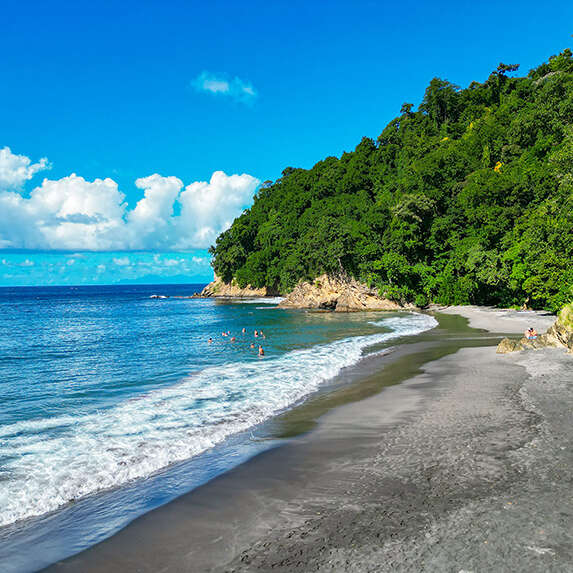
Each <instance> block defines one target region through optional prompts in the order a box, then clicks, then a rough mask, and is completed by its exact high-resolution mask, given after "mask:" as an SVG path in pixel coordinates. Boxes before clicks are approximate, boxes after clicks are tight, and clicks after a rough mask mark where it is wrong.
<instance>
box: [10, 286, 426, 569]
mask: <svg viewBox="0 0 573 573" xmlns="http://www.w3.org/2000/svg"><path fill="white" fill-rule="evenodd" d="M200 286H201V285H197V286H189V285H188V286H171V287H166V286H161V287H105V288H101V287H81V288H75V289H74V288H69V287H66V288H50V289H0V389H1V395H0V472H1V473H0V476H1V478H0V523H1V524H3V525H5V526H8V527H4V529H3V530H1V531H0V561H1V560H2V555H3V554H4V556H5V557H7V556H8V554H11V555H12V556H13V555H14V548H15V547H16V546H18V543H20V542H21V544H22V545H21V549H22V550H25V548H26V546H27V545H28V544H29V543H30V542H31V539H32V538H35V539H36V541H35V542H37V541H38V539H40V538H41V539H44V538H45V537H46V536H47V537H48V538H49V537H50V533H49V530H50V529H49V528H47V527H42V526H41V525H42V523H44V524H45V523H46V522H50V521H51V522H53V521H54V520H56V522H57V523H58V524H59V525H57V527H60V528H61V526H62V523H63V522H66V523H67V526H66V527H69V528H70V529H71V528H72V525H73V523H74V521H76V522H79V521H81V522H82V523H84V525H85V521H86V518H87V520H88V522H89V520H90V518H88V516H89V515H93V514H94V510H95V509H97V511H95V514H96V515H97V516H98V520H97V524H94V525H93V527H92V528H91V529H90V526H89V525H88V526H87V527H85V526H84V527H83V528H82V533H81V534H80V535H79V536H78V539H77V540H76V541H75V542H74V543H75V544H74V543H73V544H72V545H73V548H74V550H78V549H81V548H82V547H86V546H88V545H89V544H91V543H93V542H96V541H97V540H99V539H101V537H102V535H105V534H106V527H107V528H108V533H109V531H110V530H113V529H116V528H117V527H118V526H121V524H124V523H125V519H126V516H131V517H130V518H133V513H134V512H135V513H141V512H143V511H145V510H146V509H149V508H151V507H156V506H157V505H158V504H160V503H164V502H165V501H166V500H168V499H171V498H172V497H174V496H175V495H178V494H180V493H182V492H183V491H187V490H188V489H189V488H190V487H193V486H194V485H198V484H199V483H203V482H204V481H205V480H207V479H210V478H211V477H213V476H214V475H217V474H218V473H220V472H221V471H224V470H225V469H228V468H229V467H232V466H233V465H236V464H237V463H239V462H240V461H242V460H243V459H246V458H247V457H249V456H250V455H252V454H253V452H254V451H256V450H257V449H258V450H260V449H261V448H262V447H267V446H268V445H269V444H266V445H264V444H263V445H261V444H260V443H258V442H253V441H252V440H250V439H249V432H251V431H252V430H253V429H256V428H257V427H258V426H260V424H261V423H263V422H265V421H267V420H269V419H271V418H272V417H273V416H276V415H277V414H280V413H282V412H284V411H286V410H287V409H289V407H291V406H292V405H294V404H297V403H300V402H301V400H303V399H304V398H305V397H306V396H308V395H310V394H312V393H313V392H314V391H316V390H317V389H319V388H323V387H324V386H325V385H328V384H329V381H332V380H333V379H334V378H335V377H336V375H337V374H338V373H339V372H340V371H341V370H342V369H343V368H346V367H349V366H352V365H353V364H356V363H357V362H358V361H360V360H361V359H362V358H363V357H364V356H365V355H366V354H368V353H369V352H373V351H377V350H379V349H380V347H381V346H384V345H387V344H388V343H390V342H391V341H392V340H396V339H397V338H399V337H403V336H407V335H415V334H417V333H419V332H422V331H424V330H427V329H429V328H432V327H433V326H434V325H435V324H436V322H435V320H434V319H433V318H432V317H429V316H426V315H420V314H412V313H402V314H384V315H383V316H384V318H381V315H380V314H350V315H337V314H333V313H313V312H301V311H293V310H278V309H276V303H277V302H278V300H265V299H258V300H251V301H248V302H247V303H245V302H238V301H230V302H222V301H215V300H197V299H195V300H189V299H182V298H168V299H155V298H150V296H151V295H152V294H164V295H169V296H170V297H173V296H181V295H186V294H191V293H192V292H194V291H195V290H199V288H200ZM243 327H244V328H245V330H246V332H245V333H244V334H243V333H242V328H243ZM255 329H257V330H260V329H262V330H263V332H264V334H265V338H261V337H257V338H255V337H254V334H253V333H254V330H255ZM227 330H230V331H231V335H232V336H236V341H234V342H232V341H231V338H230V337H223V336H221V332H223V331H227ZM210 336H211V337H213V343H212V344H209V343H208V338H209V337H210ZM251 343H256V344H257V345H258V344H259V343H262V344H263V345H264V349H265V357H264V358H263V359H261V358H259V357H258V356H257V353H256V348H255V349H252V348H251V347H250V345H251ZM174 464H175V465H174ZM177 464H179V466H178V465H177ZM181 464H183V466H185V469H182V470H181V472H179V473H178V470H177V468H178V467H183V466H181ZM166 469H168V470H169V471H168V474H165V473H162V472H165V470H166ZM166 476H167V477H166ZM166 482H167V485H168V487H166ZM159 483H160V484H161V486H160V487H159V485H158V484H159ZM102 491H103V492H105V495H104V494H101V492H102ZM98 492H100V493H99V494H98ZM78 500H79V501H78ZM72 502H73V504H72V505H70V504H71V503H72ZM64 514H65V515H64ZM82 516H83V517H82ZM30 518H31V519H30ZM54 523H55V522H54ZM54 523H53V524H54ZM31 531H35V534H34V535H28V537H26V535H24V536H22V532H24V533H26V532H31ZM15 535H16V537H17V538H18V539H16V537H15ZM26 539H27V540H26ZM18 540H20V541H18ZM49 541H50V539H49ZM54 541H55V540H53V539H52V540H51V542H52V543H51V545H50V543H48V545H50V547H52V549H53V545H54ZM67 545H68V546H69V545H70V544H69V543H68V544H67ZM8 546H10V550H9V551H8V553H7V552H6V548H7V547H8ZM67 551H68V552H69V547H68V549H67ZM53 554H54V556H56V554H57V551H55V552H54V553H53ZM60 556H61V555H60ZM11 562H12V563H14V560H13V559H11ZM24 568H25V567H24ZM15 570H18V568H16V569H15Z"/></svg>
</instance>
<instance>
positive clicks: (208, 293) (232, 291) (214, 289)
mask: <svg viewBox="0 0 573 573" xmlns="http://www.w3.org/2000/svg"><path fill="white" fill-rule="evenodd" d="M277 295H278V293H277V292H276V291H273V290H271V289H269V288H266V287H265V288H251V286H250V285H247V287H246V288H240V287H239V285H237V283H236V281H235V280H233V281H231V282H230V283H225V282H223V280H222V279H220V278H219V277H218V276H217V275H215V279H214V280H213V281H212V282H210V283H209V284H208V285H207V286H206V287H205V288H204V289H203V290H202V291H201V296H203V297H249V296H277Z"/></svg>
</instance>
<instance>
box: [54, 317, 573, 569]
mask: <svg viewBox="0 0 573 573" xmlns="http://www.w3.org/2000/svg"><path fill="white" fill-rule="evenodd" d="M479 310H480V312H490V313H491V312H492V311H484V310H483V309H479ZM465 312H469V313H470V314H472V309H466V310H465ZM512 312H517V311H512ZM473 314H474V317H470V320H471V318H475V314H476V313H475V311H473ZM538 314H540V313H538ZM532 318H534V317H533V316H531V315H530V314H529V313H528V314H527V316H526V317H525V318H524V317H522V316H520V315H519V314H518V315H517V316H514V317H512V322H511V324H510V323H509V322H508V321H507V317H505V319H506V320H504V318H502V317H495V316H493V317H492V318H491V319H489V320H490V327H491V326H494V327H495V329H500V330H502V331H503V334H507V333H509V332H514V333H515V332H520V331H521V326H523V324H525V326H529V323H530V322H531V319H532ZM539 318H540V320H546V319H547V317H539ZM524 320H525V322H523V321H524ZM510 326H511V329H513V330H511V329H510ZM518 326H519V327H520V329H519V330H517V327H518ZM525 326H524V328H525ZM430 332H432V331H430ZM422 336H423V335H422ZM499 336H501V334H500V335H499ZM494 338H496V337H494ZM416 344H421V345H422V346H423V345H424V344H425V343H424V342H420V343H414V345H410V349H409V350H415V349H414V348H412V347H413V346H416ZM426 344H427V342H426ZM417 350H419V351H422V348H418V349H417ZM425 350H426V351H427V350H428V349H427V348H426V349H425ZM533 356H535V357H538V356H544V360H543V361H542V362H543V363H544V364H545V366H546V369H547V368H549V370H551V369H553V370H554V371H557V372H560V374H559V376H561V377H563V376H565V377H566V375H567V371H564V372H565V374H563V372H562V371H563V369H564V368H566V367H567V366H568V365H569V364H570V363H568V362H567V361H568V360H570V358H568V357H564V356H563V353H562V352H560V351H559V350H543V351H540V352H537V353H535V354H534V355H533ZM397 358H399V357H397ZM407 360H409V359H407ZM538 362H539V361H538V360H537V359H536V358H532V354H531V353H524V354H523V355H520V356H515V357H511V358H509V357H505V356H504V357H499V356H496V355H495V352H494V349H493V347H489V348H488V347H486V348H464V349H461V350H458V351H457V352H455V353H453V354H448V355H446V356H445V357H441V358H438V359H437V360H436V359H434V360H430V361H429V362H424V363H423V366H422V369H421V373H419V374H417V375H414V376H412V377H410V378H409V379H408V380H407V381H405V382H402V383H400V384H397V385H394V386H390V387H387V388H385V390H384V392H378V393H375V394H374V395H373V396H371V397H367V398H366V399H362V400H360V401H355V402H351V403H347V404H345V405H341V406H338V407H335V408H334V409H332V410H330V411H329V412H328V413H327V414H325V415H322V417H321V418H320V421H319V423H318V425H317V427H316V428H315V429H314V430H312V431H310V432H308V433H307V434H304V435H303V436H300V437H298V438H295V439H293V440H290V441H289V442H288V443H287V444H286V445H284V446H280V447H279V448H277V449H274V450H271V451H268V452H265V453H263V454H260V455H258V456H256V457H255V458H252V459H250V460H249V461H247V462H246V463H244V464H242V465H240V466H238V467H237V468H235V469H234V470H231V471H230V472H227V473H225V474H223V475H222V476H220V477H218V478H216V479H215V480H213V481H211V482H209V483H208V484H206V485H204V486H202V487H200V488H198V489H196V490H194V491H192V492H190V493H188V494H186V495H184V496H182V497H181V498H178V499H177V500H175V501H173V502H171V503H169V504H167V505H165V506H163V507H161V508H159V509H157V510H154V511H152V512H150V513H148V514H145V515H144V516H142V517H140V518H138V519H136V520H135V521H134V522H132V523H131V524H130V525H129V526H127V527H126V528H125V529H123V530H122V531H120V532H119V533H117V534H116V535H115V536H113V537H111V538H109V539H108V540H106V541H104V542H102V543H100V544H99V545H96V546H94V547H93V548H91V549H88V550H86V551H84V552H82V553H80V554H78V555H76V556H75V557H71V558H69V559H67V560H65V561H63V562H60V563H58V564H55V565H54V566H52V567H50V568H49V569H48V570H50V571H80V570H81V571H102V570H106V571H129V570H138V571H154V570H158V569H160V568H161V569H163V570H166V571H255V570H261V571H263V570H268V569H270V568H273V569H277V570H279V571H283V570H284V571H289V570H300V571H307V570H314V569H316V568H317V567H320V569H321V570H349V571H351V570H356V571H364V570H372V571H379V570H396V568H398V569H400V568H404V569H407V568H408V567H412V566H415V567H417V568H420V570H425V569H424V568H425V567H426V566H428V567H429V569H428V570H435V569H436V568H438V563H440V564H441V565H440V567H443V568H442V569H441V570H450V566H451V564H450V563H449V562H448V561H447V559H446V556H447V555H449V554H450V552H449V550H445V544H443V543H442V544H440V542H438V541H435V540H436V539H437V538H440V539H441V538H444V536H448V535H450V536H451V534H452V532H451V531H450V528H449V527H446V526H445V525H444V523H446V521H447V520H448V519H450V520H451V519H453V518H454V517H455V516H458V518H460V519H461V517H459V516H460V515H461V516H464V515H465V516H466V518H467V519H466V518H464V519H466V522H467V523H466V522H464V527H466V530H467V531H470V533H471V535H474V533H475V532H474V529H475V527H474V524H473V523H472V522H471V516H472V515H474V514H475V506H477V507H478V509H479V508H480V507H481V506H485V505H488V504H491V503H493V502H494V500H496V499H497V500H499V496H502V497H503V495H507V494H508V492H510V491H511V487H512V484H513V485H515V484H516V483H519V482H523V479H524V478H523V474H524V472H525V473H526V474H527V471H528V470H527V467H530V468H531V467H534V466H535V465H536V460H535V459H529V458H528V457H527V456H528V455H529V453H530V452H529V450H530V449H533V448H528V445H529V444H531V443H532V441H534V440H536V439H539V431H538V429H537V425H536V424H538V423H537V422H535V420H537V419H538V418H537V417H538V416H543V414H535V415H532V414H531V405H530V404H529V403H528V402H527V401H528V400H529V401H531V400H530V398H529V396H531V395H533V396H535V395H536V394H535V392H536V389H537V387H538V386H539V384H540V383H541V382H539V381H540V380H543V378H545V377H546V376H547V375H548V374H547V372H546V371H543V369H541V370H540V368H539V363H538ZM536 368H537V370H536ZM525 372H527V374H525ZM531 372H533V374H531ZM569 376H570V373H569ZM526 381H530V382H529V383H530V385H531V389H526V388H525V386H526V385H527V383H526ZM527 391H529V393H527V394H526V392H527ZM562 391H563V393H564V395H563V396H561V397H560V398H559V401H558V402H557V403H553V406H554V407H555V409H556V410H559V408H561V409H562V408H563V404H560V402H563V401H564V400H565V401H567V400H569V399H570V395H569V394H568V393H567V392H568V389H567V386H566V385H565V386H563V388H562ZM470 395H472V397H471V399H470V397H469V396H470ZM566 403H570V402H566ZM440 409H441V410H444V412H443V415H439V414H437V413H436V412H439V411H440ZM436 418H437V419H436ZM532 420H533V421H532ZM506 425H507V426H508V428H506V427H505V426H506ZM460 427H463V428H465V430H464V432H463V438H464V440H467V444H464V443H460V439H461V436H458V435H456V432H459V428H460ZM466 434H467V436H466ZM428 440H429V442H428ZM434 441H435V443H434ZM462 441H463V440H462ZM422 446H423V447H422ZM465 448H467V449H465ZM436 449H437V451H433V450H436ZM403 450H405V451H407V452H409V453H408V454H407V455H406V454H404V453H403ZM537 451H539V450H537ZM560 451H563V450H560ZM524 452H525V454H524ZM520 456H521V458H523V460H525V461H523V460H522V461H521V462H520V463H522V464H525V466H524V467H525V469H521V470H520V471H518V472H517V473H516V471H515V469H514V467H513V466H514V465H515V459H517V458H519V457H520ZM550 465H551V464H550ZM550 465H549V466H546V467H550ZM455 468H457V471H454V469H455ZM453 477H455V478H456V479H453V481H452V478H453ZM532 477H534V476H528V479H529V483H530V484H531V483H534V482H535V480H533V482H532ZM404 496H405V497H404ZM513 497H516V495H513ZM410 498H411V500H410V501H408V502H407V503H406V502H405V501H404V500H405V499H406V500H407V499H410ZM448 500H450V501H448ZM452 500H453V501H452ZM551 500H552V498H550V499H546V500H545V501H546V503H547V504H549V505H551ZM404 503H406V505H404ZM496 503H497V502H496ZM496 507H497V506H496ZM500 507H502V509H503V510H504V512H502V514H501V519H500V520H499V523H500V527H502V528H503V526H504V524H505V523H506V521H507V520H505V516H508V515H509V514H507V513H506V512H505V510H506V508H505V506H504V505H503V504H502V505H501V506H500ZM470 508H474V509H470ZM428 512H429V513H428ZM478 514H479V512H478ZM480 515H481V514H480ZM398 517H400V519H399V520H398V521H396V519H397V518H398ZM486 517H487V515H486ZM482 518H483V516H482ZM404 519H406V521H405V522H404ZM468 520H469V521H468ZM403 523H406V524H407V526H404V525H403ZM432 524H433V525H432ZM430 525H431V527H430ZM482 525H483V524H482ZM554 526H555V524H554ZM428 527H430V529H428ZM432 527H433V529H432ZM523 527H524V528H526V527H525V525H523ZM458 529H459V528H458V527H457V526H456V527H455V528H454V530H456V531H457V530H458ZM514 529H515V528H514ZM515 530H516V531H519V528H517V529H515ZM512 531H513V530H512ZM539 531H545V530H542V529H540V530H539ZM454 533H455V531H454ZM470 533H467V535H470ZM560 534H561V536H562V537H563V535H564V534H563V531H561V532H560ZM539 535H542V534H539ZM420 536H421V537H420ZM453 537H454V539H453V540H452V543H453V544H454V545H455V544H456V543H457V544H461V545H463V543H465V539H466V538H465V537H462V539H458V538H457V537H456V535H454V536H453ZM534 537H535V535H532V539H531V540H530V542H529V543H530V545H529V546H530V547H534V548H538V549H539V548H541V549H539V551H537V550H535V549H527V548H525V549H524V547H525V546H523V545H520V546H519V547H518V548H517V549H516V551H517V553H516V555H515V556H514V557H512V559H518V561H519V560H521V562H523V565H524V567H525V568H526V569H530V570H535V569H534V568H533V569H531V567H535V566H538V565H540V564H541V563H544V564H545V565H546V564H547V562H548V559H549V558H551V559H553V561H555V559H556V558H557V556H561V553H558V550H557V549H551V548H550V547H549V548H548V547H545V548H544V547H543V543H542V541H543V540H539V539H534ZM507 538H508V533H507V532H504V533H503V535H500V536H499V538H496V540H493V539H492V540H489V541H488V540H486V541H488V543H487V544H486V543H482V545H485V546H486V547H485V549H487V551H485V549H484V547H482V546H481V545H479V546H478V545H476V546H475V547H474V549H475V551H474V552H473V553H472V552H471V551H470V552H469V553H468V551H465V557H464V559H465V561H464V563H461V561H460V562H459V563H458V561H459V560H458V558H456V560H457V561H456V567H458V565H459V567H458V568H457V569H455V571H459V570H460V569H463V568H464V567H465V568H467V566H468V563H473V565H472V567H478V569H481V568H482V567H483V563H482V565H479V563H477V562H476V559H478V561H479V560H483V559H485V560H486V561H487V560H488V559H493V561H492V565H491V566H490V567H489V570H491V568H492V567H494V568H497V569H496V570H508V571H509V570H515V568H513V569H511V568H509V567H508V568H507V569H504V567H506V565H505V564H504V563H505V561H504V560H503V559H501V557H497V559H498V560H497V561H496V555H498V553H499V551H496V550H494V548H495V547H496V546H497V545H498V544H500V543H501V544H502V545H503V547H504V550H503V552H502V555H503V554H507V551H508V549H507V547H506V545H507V543H506V541H504V540H507ZM543 542H544V541H543ZM546 545H547V543H546ZM442 549H443V550H445V553H443V552H442ZM498 549H499V548H498ZM544 549H547V551H545V552H544ZM452 551H453V550H452ZM484 551H485V553H484ZM428 552H429V555H430V557H431V559H433V560H434V566H433V567H431V566H429V565H428V561H425V563H426V565H422V561H420V559H428V557H423V558H422V555H427V554H428ZM454 553H455V552H453V553H452V555H453V554H454ZM460 555H464V552H463V551H462V552H461V553H460ZM563 556H564V557H567V558H571V555H570V554H569V553H567V552H564V553H563ZM436 559H437V560H438V561H435V560H436ZM444 559H446V561H444ZM460 559H461V558H460ZM500 559H501V561H500ZM540 559H543V561H540ZM440 560H441V561H440ZM390 563H393V564H394V565H393V566H392V567H390V565H389V564H390ZM493 563H494V564H495V565H493ZM536 564H537V565H536ZM451 570H452V571H453V570H454V568H452V569H451ZM555 570H561V569H559V568H557V569H555Z"/></svg>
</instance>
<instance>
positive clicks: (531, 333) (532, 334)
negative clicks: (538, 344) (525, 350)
mask: <svg viewBox="0 0 573 573" xmlns="http://www.w3.org/2000/svg"><path fill="white" fill-rule="evenodd" d="M525 338H527V340H535V339H536V338H537V331H536V330H535V328H533V327H530V328H528V329H527V330H526V331H525Z"/></svg>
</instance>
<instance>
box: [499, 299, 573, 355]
mask: <svg viewBox="0 0 573 573" xmlns="http://www.w3.org/2000/svg"><path fill="white" fill-rule="evenodd" d="M560 346H563V347H565V348H566V349H567V351H568V352H569V353H571V354H573V303H572V304H567V305H565V306H564V307H563V308H562V309H561V311H560V312H559V314H558V316H557V320H556V321H555V322H554V324H553V325H552V326H550V327H549V328H548V329H547V332H546V333H545V334H540V335H539V336H538V337H537V338H536V339H535V340H529V339H527V338H525V337H523V338H521V339H520V340H514V339H511V338H504V339H503V340H502V341H501V342H500V343H499V344H498V346H497V353H498V354H507V353H509V352H519V351H520V350H528V349H533V350H538V349H540V348H547V347H554V348H559V347H560Z"/></svg>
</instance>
